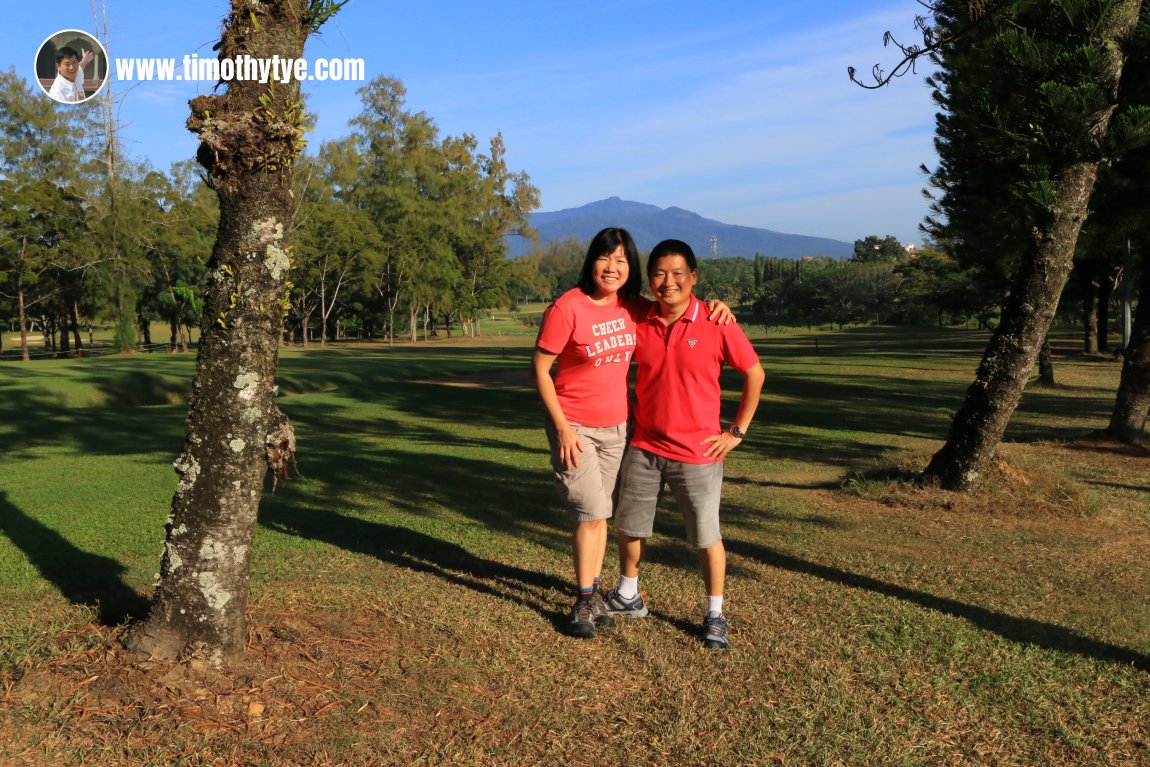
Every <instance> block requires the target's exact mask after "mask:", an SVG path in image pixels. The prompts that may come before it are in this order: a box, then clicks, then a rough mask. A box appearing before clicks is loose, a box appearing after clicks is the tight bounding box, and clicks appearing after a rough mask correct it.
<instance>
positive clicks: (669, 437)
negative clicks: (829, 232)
mask: <svg viewBox="0 0 1150 767" xmlns="http://www.w3.org/2000/svg"><path fill="white" fill-rule="evenodd" d="M636 335H637V336H638V338H637V341H638V348H637V349H636V352H635V361H636V363H637V367H636V374H635V398H636V400H637V401H636V403H635V434H634V436H633V437H632V438H631V444H632V445H634V446H635V447H640V448H642V449H644V450H646V451H648V452H651V453H655V454H656V455H661V456H663V457H664V458H670V459H672V460H675V461H682V462H683V463H712V460H711V459H710V458H707V457H706V456H704V455H703V451H704V450H706V449H707V448H708V447H709V444H708V445H704V444H702V442H703V440H704V439H706V438H707V437H712V436H714V435H716V434H718V433H719V432H721V431H722V424H721V423H720V420H719V418H720V416H719V403H720V400H721V398H722V388H721V387H720V386H719V372H720V371H721V370H722V367H723V364H724V363H726V364H727V365H730V366H731V367H732V368H734V369H735V370H738V371H739V372H742V371H744V370H747V369H748V368H750V367H752V366H754V365H755V364H757V363H758V361H759V355H758V354H756V353H755V349H754V347H753V346H751V342H750V340H749V339H748V338H747V334H746V333H744V332H743V330H742V328H740V327H739V326H738V325H736V324H734V323H732V324H730V325H720V324H719V323H717V322H712V321H711V320H708V319H707V306H706V304H704V303H703V302H702V301H700V300H699V299H698V298H695V297H694V296H692V298H691V305H690V306H688V307H687V311H686V312H685V313H684V314H683V316H682V317H680V318H679V320H678V321H677V322H676V323H675V324H673V325H672V326H671V327H670V328H668V327H666V326H665V325H664V324H663V323H662V322H661V321H660V320H659V307H658V306H657V305H656V306H652V307H651V308H650V310H649V311H648V312H647V314H646V316H645V317H643V318H641V319H640V320H639V322H638V324H637V326H636Z"/></svg>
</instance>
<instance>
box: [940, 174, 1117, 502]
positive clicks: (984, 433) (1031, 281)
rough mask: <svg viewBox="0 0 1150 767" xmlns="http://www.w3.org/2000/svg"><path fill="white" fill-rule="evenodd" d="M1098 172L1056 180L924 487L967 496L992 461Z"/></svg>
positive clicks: (1049, 316) (1050, 314)
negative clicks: (1045, 220)
mask: <svg viewBox="0 0 1150 767" xmlns="http://www.w3.org/2000/svg"><path fill="white" fill-rule="evenodd" d="M1097 172H1098V164H1097V163H1096V162H1079V163H1075V164H1073V165H1070V166H1069V167H1067V168H1065V169H1064V170H1063V172H1062V173H1061V174H1060V175H1059V176H1058V177H1057V192H1056V194H1055V200H1054V203H1053V205H1052V206H1051V208H1052V210H1053V211H1055V212H1054V213H1053V214H1052V215H1051V220H1050V222H1049V225H1048V226H1047V227H1045V228H1044V230H1043V231H1042V238H1041V240H1040V241H1039V242H1037V243H1035V245H1034V246H1033V247H1032V248H1031V249H1030V250H1029V251H1028V253H1027V254H1026V258H1025V259H1024V261H1023V263H1022V265H1021V267H1020V269H1019V273H1018V277H1017V278H1016V280H1015V283H1014V285H1013V287H1012V289H1011V291H1010V298H1009V299H1008V300H1007V303H1006V306H1005V307H1003V310H1002V317H1001V320H1000V321H999V324H998V327H997V328H996V329H995V331H994V334H993V335H992V336H991V338H990V344H989V346H988V347H987V349H986V352H985V354H984V355H983V357H982V364H981V365H979V368H978V372H977V374H976V375H975V380H974V383H973V384H971V386H970V388H969V389H968V390H967V393H966V400H965V402H963V405H962V408H961V409H960V410H959V411H958V413H957V414H956V415H955V417H954V422H953V423H952V424H951V428H950V435H949V436H948V438H947V441H946V444H945V445H943V447H942V449H941V450H939V451H938V452H937V453H935V454H934V457H933V458H932V459H931V461H930V464H929V465H928V466H927V468H926V471H925V472H924V473H923V479H924V480H925V481H927V482H936V483H938V484H939V485H940V486H941V487H943V488H945V489H948V490H970V489H973V488H974V487H975V486H976V485H977V484H978V481H979V479H980V478H981V477H982V475H983V473H984V472H985V471H986V469H987V468H989V466H990V464H991V462H992V461H993V460H994V456H995V452H996V451H997V449H998V444H999V442H1000V441H1001V440H1002V435H1003V433H1004V432H1005V431H1006V425H1007V423H1009V421H1010V416H1011V415H1012V414H1013V413H1014V410H1015V408H1016V407H1018V401H1019V399H1020V398H1021V397H1022V391H1023V389H1025V388H1026V384H1027V382H1028V381H1029V379H1030V373H1031V371H1032V370H1033V369H1034V361H1035V359H1036V358H1037V357H1038V352H1039V349H1040V347H1041V346H1042V342H1043V340H1044V339H1045V338H1046V333H1047V331H1048V330H1049V328H1050V323H1051V321H1052V320H1053V319H1054V313H1055V311H1056V310H1057V308H1058V299H1059V297H1060V296H1061V294H1062V288H1063V286H1064V285H1065V284H1066V279H1067V277H1068V276H1069V274H1070V269H1071V266H1072V265H1073V259H1074V247H1075V244H1076V243H1077V241H1078V232H1079V230H1080V229H1081V227H1082V222H1083V220H1084V219H1085V217H1086V209H1087V204H1088V203H1089V202H1090V193H1091V191H1092V190H1093V188H1094V180H1095V178H1096V176H1097Z"/></svg>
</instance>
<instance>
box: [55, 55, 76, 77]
mask: <svg viewBox="0 0 1150 767" xmlns="http://www.w3.org/2000/svg"><path fill="white" fill-rule="evenodd" d="M56 71H57V72H58V73H59V74H60V76H61V77H63V78H64V79H65V80H67V81H68V82H73V81H74V80H75V79H76V73H77V72H79V71H80V60H79V59H78V58H76V57H75V56H65V57H64V58H62V59H60V60H59V61H57V62H56Z"/></svg>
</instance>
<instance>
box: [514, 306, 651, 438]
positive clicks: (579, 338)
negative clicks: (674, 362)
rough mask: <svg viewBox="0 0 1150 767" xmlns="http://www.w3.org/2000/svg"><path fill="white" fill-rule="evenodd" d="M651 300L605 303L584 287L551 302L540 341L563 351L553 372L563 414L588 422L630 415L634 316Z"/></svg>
mask: <svg viewBox="0 0 1150 767" xmlns="http://www.w3.org/2000/svg"><path fill="white" fill-rule="evenodd" d="M649 305H650V304H649V302H646V301H643V302H634V303H624V302H623V301H620V300H617V299H616V300H614V301H611V302H610V303H608V304H606V305H603V306H600V305H599V304H596V303H595V302H594V301H592V300H591V297H590V296H588V295H587V294H586V293H584V292H583V291H582V290H580V289H579V288H573V289H572V290H569V291H567V292H566V293H564V294H563V295H561V296H560V297H559V298H558V299H557V300H556V301H555V303H553V304H551V306H549V307H547V311H545V312H544V313H543V320H542V322H541V323H540V326H539V337H538V338H537V339H536V340H535V345H536V346H537V347H539V348H540V349H542V350H543V351H545V352H549V353H551V354H556V355H558V360H557V364H556V367H555V370H554V371H553V373H552V377H553V378H554V380H555V393H556V394H558V395H559V405H560V407H562V408H563V415H565V416H566V417H567V420H568V421H570V422H571V423H577V424H581V425H583V426H618V425H619V424H621V423H624V422H625V421H626V420H627V370H628V369H629V368H630V366H631V358H632V356H634V353H635V317H636V313H637V312H639V311H642V310H643V309H645V308H646V307H647V306H649Z"/></svg>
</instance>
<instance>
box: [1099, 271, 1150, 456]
mask: <svg viewBox="0 0 1150 767" xmlns="http://www.w3.org/2000/svg"><path fill="white" fill-rule="evenodd" d="M1148 413H1150V264H1143V266H1142V284H1141V286H1140V289H1139V293H1138V310H1137V311H1136V312H1135V313H1134V323H1133V326H1132V328H1131V334H1130V346H1129V347H1128V348H1127V349H1126V352H1125V361H1124V362H1123V363H1122V378H1121V379H1120V381H1119V384H1118V396H1117V398H1116V400H1115V402H1114V412H1113V413H1111V415H1110V425H1109V426H1108V427H1107V428H1106V433H1107V434H1110V435H1111V436H1113V437H1116V438H1118V439H1120V440H1122V441H1123V442H1129V443H1134V444H1137V443H1141V442H1142V441H1143V440H1144V439H1145V428H1146V417H1147V414H1148Z"/></svg>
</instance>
